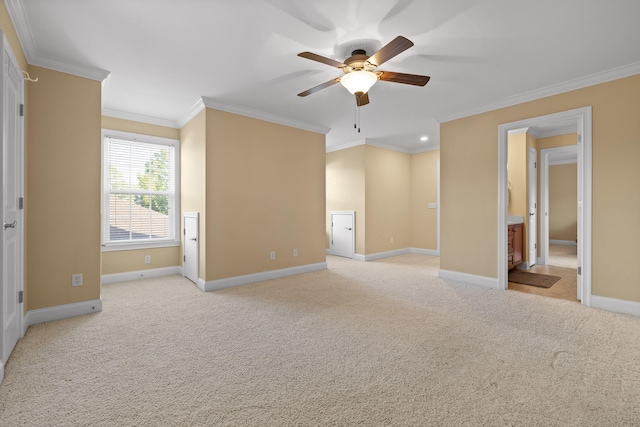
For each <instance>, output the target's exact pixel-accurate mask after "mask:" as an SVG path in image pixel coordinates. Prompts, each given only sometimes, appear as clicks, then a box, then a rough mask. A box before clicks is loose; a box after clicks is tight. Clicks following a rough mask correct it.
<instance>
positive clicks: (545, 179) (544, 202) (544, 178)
mask: <svg viewBox="0 0 640 427" xmlns="http://www.w3.org/2000/svg"><path fill="white" fill-rule="evenodd" d="M572 156H575V157H576V159H577V156H578V146H577V145H567V146H565V147H553V148H544V149H542V150H540V212H542V214H541V217H540V264H542V265H548V263H549V166H552V165H556V164H558V165H559V164H565V163H575V162H574V161H570V162H556V161H554V158H557V157H563V158H566V157H572Z"/></svg>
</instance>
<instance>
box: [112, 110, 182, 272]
mask: <svg viewBox="0 0 640 427" xmlns="http://www.w3.org/2000/svg"><path fill="white" fill-rule="evenodd" d="M102 128H103V129H112V130H119V131H123V132H132V133H138V134H142V135H151V136H159V137H162V138H172V139H180V131H179V130H178V129H174V128H170V127H165V126H158V125H152V124H148V123H140V122H135V121H131V120H124V119H118V118H115V117H108V116H102ZM181 253H182V251H181V250H180V247H179V246H171V247H166V248H153V249H140V250H139V249H136V250H121V251H108V252H103V253H102V274H103V275H104V274H117V273H127V272H131V271H140V270H149V269H156V268H165V267H176V266H179V265H181V264H182V263H181V262H180V255H181ZM146 255H150V256H151V263H150V264H145V262H144V257H145V256H146Z"/></svg>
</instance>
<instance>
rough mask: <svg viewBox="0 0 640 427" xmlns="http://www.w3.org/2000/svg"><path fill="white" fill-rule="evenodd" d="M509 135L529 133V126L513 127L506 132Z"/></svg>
mask: <svg viewBox="0 0 640 427" xmlns="http://www.w3.org/2000/svg"><path fill="white" fill-rule="evenodd" d="M507 133H508V134H509V135H522V134H523V133H528V134H530V133H531V128H522V129H513V130H510V131H509V132H507Z"/></svg>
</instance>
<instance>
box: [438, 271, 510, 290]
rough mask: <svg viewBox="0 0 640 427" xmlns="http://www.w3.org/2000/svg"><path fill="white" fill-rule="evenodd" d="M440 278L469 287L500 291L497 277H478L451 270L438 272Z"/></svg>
mask: <svg viewBox="0 0 640 427" xmlns="http://www.w3.org/2000/svg"><path fill="white" fill-rule="evenodd" d="M438 277H440V278H441V279H449V280H455V281H456V282H462V283H466V284H469V285H478V286H483V287H485V288H492V289H498V278H497V277H486V276H477V275H475V274H467V273H460V272H457V271H450V270H438Z"/></svg>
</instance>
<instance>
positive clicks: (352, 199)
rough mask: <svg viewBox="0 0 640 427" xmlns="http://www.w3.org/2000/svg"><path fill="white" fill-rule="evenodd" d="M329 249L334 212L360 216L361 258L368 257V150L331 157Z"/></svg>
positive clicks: (341, 152) (356, 149)
mask: <svg viewBox="0 0 640 427" xmlns="http://www.w3.org/2000/svg"><path fill="white" fill-rule="evenodd" d="M326 156H327V168H326V174H327V189H326V192H327V195H326V201H327V211H326V231H325V236H326V237H325V245H326V247H327V248H330V247H331V242H330V238H331V215H330V212H331V211H355V212H356V230H355V232H356V236H355V238H356V247H355V252H356V253H357V254H364V253H365V240H364V236H365V228H364V224H365V210H364V203H365V198H364V191H365V146H364V145H359V146H357V147H352V148H348V149H345V150H339V151H334V152H331V153H327V155H326Z"/></svg>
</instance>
